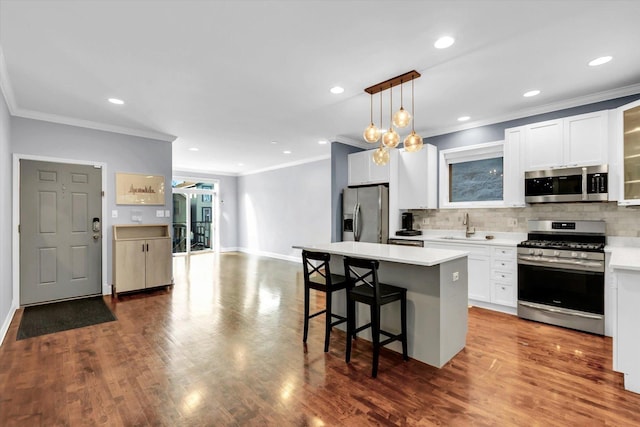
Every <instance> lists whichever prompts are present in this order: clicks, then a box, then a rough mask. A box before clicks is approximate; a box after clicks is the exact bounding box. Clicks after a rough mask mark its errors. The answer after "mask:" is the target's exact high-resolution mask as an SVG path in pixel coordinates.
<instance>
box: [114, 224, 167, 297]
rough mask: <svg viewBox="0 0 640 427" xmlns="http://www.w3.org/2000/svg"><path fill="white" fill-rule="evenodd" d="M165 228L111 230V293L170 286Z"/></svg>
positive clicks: (117, 226)
mask: <svg viewBox="0 0 640 427" xmlns="http://www.w3.org/2000/svg"><path fill="white" fill-rule="evenodd" d="M171 257H172V255H171V235H170V234H169V225H168V224H151V225H129V224H128V225H114V226H113V275H112V276H113V289H112V293H113V294H114V295H115V294H117V293H120V292H129V291H137V290H142V289H148V288H155V287H158V286H168V285H172V284H173V267H172V264H173V263H172V259H171Z"/></svg>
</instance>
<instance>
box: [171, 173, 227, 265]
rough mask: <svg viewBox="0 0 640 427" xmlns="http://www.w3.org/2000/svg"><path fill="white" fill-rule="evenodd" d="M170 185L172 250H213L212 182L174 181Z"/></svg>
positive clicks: (213, 213) (176, 251)
mask: <svg viewBox="0 0 640 427" xmlns="http://www.w3.org/2000/svg"><path fill="white" fill-rule="evenodd" d="M173 184H174V185H173V187H174V188H173V253H174V254H189V253H194V252H203V251H212V250H215V249H216V239H215V224H216V220H215V219H216V214H217V212H216V211H215V207H216V200H217V191H216V188H215V183H201V182H190V181H176V180H174V181H173Z"/></svg>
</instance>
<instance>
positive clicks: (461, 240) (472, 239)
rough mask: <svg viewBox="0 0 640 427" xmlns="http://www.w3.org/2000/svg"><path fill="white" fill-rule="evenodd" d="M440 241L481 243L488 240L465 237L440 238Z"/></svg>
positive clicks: (477, 237) (478, 237)
mask: <svg viewBox="0 0 640 427" xmlns="http://www.w3.org/2000/svg"><path fill="white" fill-rule="evenodd" d="M438 239H444V240H454V241H458V242H469V241H475V242H481V241H485V240H487V239H486V238H485V237H480V236H471V237H464V236H442V237H438Z"/></svg>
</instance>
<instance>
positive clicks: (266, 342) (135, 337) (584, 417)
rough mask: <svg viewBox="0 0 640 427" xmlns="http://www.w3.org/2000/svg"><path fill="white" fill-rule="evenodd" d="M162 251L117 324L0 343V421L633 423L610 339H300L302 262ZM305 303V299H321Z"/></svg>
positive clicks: (510, 329) (473, 315) (503, 333)
mask: <svg viewBox="0 0 640 427" xmlns="http://www.w3.org/2000/svg"><path fill="white" fill-rule="evenodd" d="M187 261H188V258H176V259H175V260H174V268H175V276H176V285H175V287H174V288H173V289H172V290H160V291H155V292H152V293H143V294H135V295H130V296H123V297H122V298H121V299H120V300H119V301H116V300H112V299H111V297H106V301H107V302H108V304H110V307H111V309H112V310H113V312H114V314H115V315H116V316H117V318H118V321H116V322H110V323H104V324H100V325H95V326H91V327H86V328H82V329H76V330H72V331H66V332H60V333H56V334H51V335H45V336H41V337H38V338H32V339H27V340H22V341H16V333H17V330H18V326H19V323H20V318H21V315H22V310H19V311H18V313H17V314H16V316H15V318H14V320H13V322H12V324H11V327H10V330H9V333H8V335H7V337H6V338H5V342H4V343H3V344H2V346H1V347H0V425H2V426H12V425H21V426H22V425H24V426H38V425H41V426H53V425H69V426H76V425H105V426H120V425H122V426H146V425H162V426H226V425H230V426H241V425H275V426H284V425H300V426H363V425H447V426H467V425H499V426H511V425H523V426H531V425H540V426H586V425H589V426H591V425H611V426H626V425H628V426H632V425H635V426H637V425H640V395H637V394H634V393H630V392H626V391H624V389H623V387H622V376H621V374H619V373H616V372H613V371H612V370H611V357H612V350H611V339H610V338H603V337H598V336H594V335H589V334H586V333H579V332H574V331H569V330H566V329H562V328H557V327H554V326H549V325H543V324H539V323H534V322H529V321H524V320H520V319H517V318H516V317H514V316H509V315H505V314H500V313H494V312H491V311H487V310H482V309H478V308H471V309H470V310H469V333H468V336H467V347H466V348H465V349H464V350H463V351H462V352H461V353H459V354H458V355H457V356H456V357H455V358H454V359H453V360H452V361H451V362H449V363H448V364H447V365H445V366H444V367H443V368H442V369H436V368H433V367H430V366H427V365H424V364H422V363H420V362H417V361H415V360H410V361H409V362H403V361H402V359H401V356H400V355H399V354H396V353H394V352H391V351H383V353H382V354H381V357H380V367H379V373H378V378H377V379H372V378H370V376H369V375H370V373H371V351H370V346H369V343H367V342H365V341H363V340H358V341H356V342H355V345H354V348H353V354H352V363H351V364H350V365H347V364H345V362H344V350H345V349H344V334H343V333H342V332H340V331H335V330H334V333H333V334H332V340H331V346H330V349H329V353H327V354H325V353H324V352H323V338H324V337H323V317H322V316H320V317H318V318H317V319H314V320H312V321H311V325H310V330H309V342H308V347H307V350H308V351H306V352H305V349H304V346H303V344H302V323H303V301H302V295H303V286H302V276H301V271H302V266H301V265H300V264H295V263H291V262H286V261H280V260H273V259H268V258H259V257H254V256H248V255H244V254H235V253H230V254H222V255H214V254H201V255H194V256H192V257H191V259H190V265H188V264H187ZM323 303H324V301H323V300H322V298H320V297H318V298H317V299H315V300H313V301H312V307H313V304H320V305H323Z"/></svg>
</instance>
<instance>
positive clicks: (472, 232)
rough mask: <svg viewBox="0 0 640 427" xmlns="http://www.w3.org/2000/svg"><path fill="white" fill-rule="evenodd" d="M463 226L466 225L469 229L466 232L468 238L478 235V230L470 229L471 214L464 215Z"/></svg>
mask: <svg viewBox="0 0 640 427" xmlns="http://www.w3.org/2000/svg"><path fill="white" fill-rule="evenodd" d="M462 225H466V226H467V229H466V231H465V236H466V237H471V236H473V235H474V234H476V228H475V227H469V225H470V224H469V212H465V214H464V219H463V220H462Z"/></svg>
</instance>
